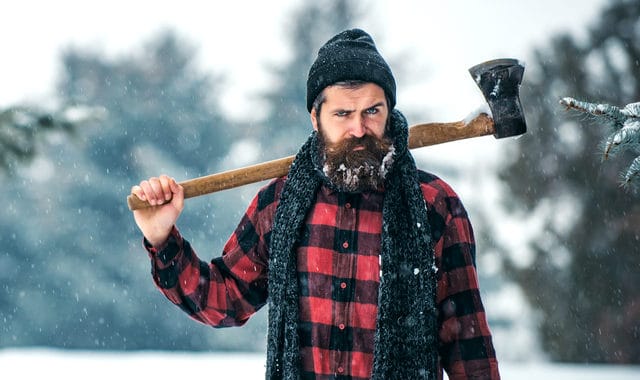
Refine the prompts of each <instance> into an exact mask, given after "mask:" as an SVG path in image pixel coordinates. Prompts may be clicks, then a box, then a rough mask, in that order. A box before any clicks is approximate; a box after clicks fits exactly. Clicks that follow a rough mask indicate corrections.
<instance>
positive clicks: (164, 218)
mask: <svg viewBox="0 0 640 380" xmlns="http://www.w3.org/2000/svg"><path fill="white" fill-rule="evenodd" d="M131 194H133V195H135V196H137V197H138V198H140V199H141V200H143V201H147V202H148V203H149V204H150V205H151V207H147V208H143V209H140V210H134V211H133V218H134V219H135V221H136V224H137V225H138V228H140V231H142V234H143V235H144V237H145V238H147V240H148V241H149V243H151V244H152V245H153V246H154V247H159V246H161V245H162V244H163V243H164V242H165V241H167V238H168V237H169V234H170V233H171V229H172V228H173V226H174V225H175V224H176V221H177V220H178V217H179V216H180V213H181V212H182V209H183V208H184V190H183V188H182V186H180V185H179V184H178V183H177V182H176V181H175V180H174V179H173V178H170V177H168V176H166V175H164V174H163V175H161V176H159V177H152V178H149V179H148V180H145V181H142V182H140V185H137V186H133V187H132V188H131Z"/></svg>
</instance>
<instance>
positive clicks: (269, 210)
mask: <svg viewBox="0 0 640 380" xmlns="http://www.w3.org/2000/svg"><path fill="white" fill-rule="evenodd" d="M395 102H396V85H395V80H394V77H393V74H392V72H391V70H390V68H389V66H388V65H387V63H386V62H385V61H384V59H383V58H382V56H381V55H380V54H379V53H378V51H377V49H376V46H375V44H374V42H373V40H372V39H371V37H370V36H369V35H368V34H367V33H365V32H364V31H362V30H359V29H353V30H347V31H344V32H342V33H339V34H338V35H336V36H334V37H333V38H332V39H330V40H329V41H328V42H327V43H326V44H325V45H324V46H322V48H321V49H320V50H319V52H318V57H317V59H316V61H315V62H314V63H313V65H312V66H311V69H310V71H309V77H308V80H307V108H308V110H309V112H310V116H311V123H312V125H313V129H314V132H313V133H312V134H311V136H310V137H309V139H308V140H307V142H306V143H305V144H304V145H303V146H302V148H301V149H300V151H299V152H298V154H297V156H296V158H295V161H294V163H293V164H292V166H291V169H290V172H289V174H288V176H287V177H286V178H278V179H275V180H273V181H272V182H271V183H269V184H268V185H266V186H265V187H264V188H262V189H261V191H260V192H259V193H258V194H257V195H256V197H255V198H254V199H253V201H252V202H251V204H250V205H249V207H248V209H247V211H246V213H245V214H244V216H243V218H242V220H241V221H240V224H239V225H238V227H237V229H236V230H235V232H234V233H233V234H232V236H231V238H230V239H229V240H228V242H227V244H226V245H225V247H224V249H223V254H222V257H219V258H215V259H213V260H212V261H211V262H210V263H206V262H203V261H201V260H200V259H198V257H197V256H196V254H195V252H194V250H193V249H192V248H191V246H190V245H189V243H188V242H187V241H186V240H185V239H184V238H183V237H182V236H181V234H180V233H179V231H178V229H177V228H176V227H175V223H176V221H177V219H178V216H179V215H180V212H181V211H182V209H183V190H182V188H181V187H180V186H179V185H178V184H177V183H176V182H175V181H174V180H173V179H171V178H169V177H167V176H164V175H163V176H160V177H158V178H151V179H149V180H148V181H142V182H141V183H140V185H139V186H134V187H133V188H132V193H133V194H135V195H137V196H138V197H140V198H141V199H143V200H147V201H148V202H150V203H151V204H152V205H156V207H152V208H149V209H146V210H139V211H135V212H134V217H135V219H136V222H137V224H138V226H139V227H140V230H141V231H142V233H143V234H144V236H145V240H144V244H145V247H146V248H147V250H148V252H149V255H150V257H151V262H152V268H153V270H152V273H153V278H154V281H155V283H156V284H157V286H158V287H159V289H160V290H161V291H162V292H163V293H164V294H165V296H166V297H167V298H169V299H170V300H171V301H172V302H174V303H175V304H177V305H178V306H180V307H181V308H182V309H183V310H184V311H185V312H186V313H188V314H189V315H190V316H191V317H192V318H194V319H196V320H198V321H200V322H203V323H205V324H209V325H212V326H216V327H224V326H239V325H242V324H244V323H245V322H246V321H247V320H248V319H249V317H250V316H251V315H252V314H253V313H254V312H256V311H257V310H258V309H260V308H261V307H262V306H264V305H265V304H267V303H268V304H269V332H268V346H267V374H266V377H267V378H268V379H299V378H301V379H369V378H373V379H403V380H405V379H436V378H441V376H442V367H444V368H445V369H446V371H447V374H448V375H449V378H450V379H467V378H474V379H480V378H482V379H497V378H499V374H498V366H497V361H496V358H495V353H494V348H493V344H492V340H491V334H490V332H489V328H488V325H487V322H486V319H485V314H484V310H483V306H482V302H481V299H480V294H479V290H478V282H477V275H476V270H475V245H474V240H473V232H472V227H471V224H470V222H469V220H468V218H467V214H466V211H465V209H464V207H463V205H462V203H461V202H460V200H459V199H458V197H457V195H456V194H455V193H454V191H453V190H452V189H451V188H450V187H449V186H448V185H447V184H446V183H445V182H443V181H442V180H441V179H439V178H437V177H436V176H434V175H432V174H428V173H426V172H423V171H419V170H418V169H417V168H416V166H415V162H414V160H413V158H412V156H411V154H410V152H409V150H408V148H407V138H408V129H407V122H406V120H405V118H404V116H402V114H401V113H400V112H399V111H397V110H395V109H394V107H395Z"/></svg>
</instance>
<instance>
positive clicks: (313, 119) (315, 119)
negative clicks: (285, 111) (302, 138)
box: [310, 107, 318, 132]
mask: <svg viewBox="0 0 640 380" xmlns="http://www.w3.org/2000/svg"><path fill="white" fill-rule="evenodd" d="M310 117H311V125H313V130H314V131H316V132H317V131H318V114H317V113H316V108H315V107H314V108H312V109H311V114H310Z"/></svg>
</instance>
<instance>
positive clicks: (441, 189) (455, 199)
mask: <svg viewBox="0 0 640 380" xmlns="http://www.w3.org/2000/svg"><path fill="white" fill-rule="evenodd" d="M418 181H419V182H420V188H421V190H422V194H423V196H424V199H425V201H426V203H427V205H428V206H430V207H431V208H432V209H435V210H436V211H437V212H438V213H439V214H440V215H442V216H444V217H446V215H450V216H463V215H466V211H465V208H464V206H463V204H462V201H461V200H460V197H459V196H458V194H457V193H456V191H455V190H454V189H453V187H451V185H449V183H447V182H446V181H445V180H443V179H442V178H440V177H438V176H436V175H435V174H432V173H429V172H426V171H423V170H420V169H418Z"/></svg>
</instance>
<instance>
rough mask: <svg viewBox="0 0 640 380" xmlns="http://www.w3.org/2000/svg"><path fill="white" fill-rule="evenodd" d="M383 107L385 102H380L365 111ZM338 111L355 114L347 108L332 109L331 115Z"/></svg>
mask: <svg viewBox="0 0 640 380" xmlns="http://www.w3.org/2000/svg"><path fill="white" fill-rule="evenodd" d="M383 106H385V102H383V101H381V102H378V103H375V104H373V105H371V106H368V107H366V108H365V110H368V109H371V108H377V107H383ZM338 111H342V112H355V110H354V109H346V108H332V109H331V113H333V112H338Z"/></svg>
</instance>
